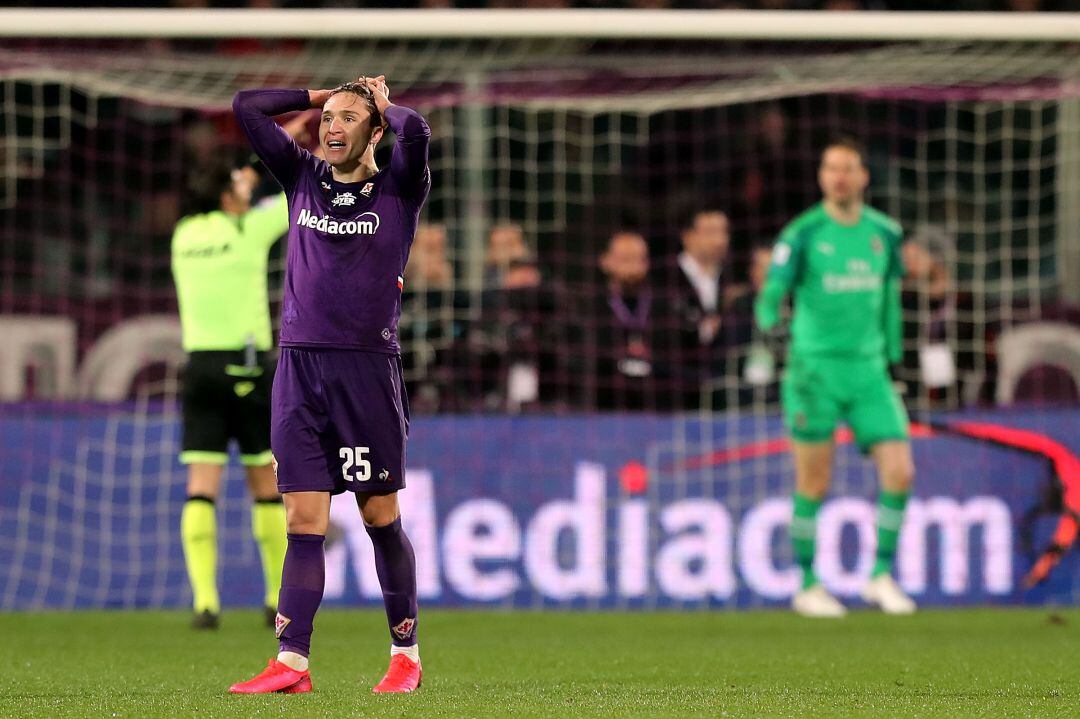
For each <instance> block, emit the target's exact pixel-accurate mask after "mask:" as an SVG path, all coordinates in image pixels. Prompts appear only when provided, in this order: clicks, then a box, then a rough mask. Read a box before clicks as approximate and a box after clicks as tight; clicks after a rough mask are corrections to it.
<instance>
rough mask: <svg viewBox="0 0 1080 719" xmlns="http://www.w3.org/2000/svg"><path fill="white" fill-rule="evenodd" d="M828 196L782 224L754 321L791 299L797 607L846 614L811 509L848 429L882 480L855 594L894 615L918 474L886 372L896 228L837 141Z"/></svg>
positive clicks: (902, 610) (825, 181) (823, 174)
mask: <svg viewBox="0 0 1080 719" xmlns="http://www.w3.org/2000/svg"><path fill="white" fill-rule="evenodd" d="M818 182H819V184H820V186H821V191H822V193H823V195H824V200H823V201H822V202H820V203H818V204H817V205H815V206H814V207H812V208H810V209H809V210H807V211H806V212H804V213H803V214H802V215H800V216H799V217H798V218H796V219H795V220H794V221H793V222H791V223H790V224H789V225H788V226H787V227H785V228H784V230H783V231H782V233H781V235H780V239H779V240H778V241H777V243H776V246H775V247H774V249H773V255H772V264H771V267H770V268H769V274H768V278H767V280H766V282H765V286H764V287H763V288H762V291H761V293H760V294H759V296H758V299H757V302H756V303H755V307H754V313H755V316H756V320H757V323H758V325H759V327H760V328H761V329H762V330H764V331H765V332H769V331H770V330H773V329H774V328H775V327H776V325H777V323H778V321H779V316H780V307H781V304H782V302H783V300H784V297H785V296H786V295H787V294H788V293H789V292H790V293H791V294H792V296H793V305H794V310H793V317H792V326H791V335H792V340H791V345H790V348H789V352H788V364H787V372H786V374H785V376H784V379H783V383H782V385H781V402H782V405H783V411H784V420H785V424H786V426H787V428H788V430H789V431H790V432H791V436H792V442H791V446H792V454H793V457H794V463H795V501H794V517H793V518H792V522H791V539H792V545H793V548H794V554H795V559H796V561H797V562H798V564H799V566H800V567H801V568H802V588H801V590H800V591H799V592H797V593H796V594H795V597H794V599H793V601H792V607H793V608H794V610H795V611H796V612H798V613H799V614H802V615H805V616H812V617H842V616H844V614H845V613H846V610H845V608H844V606H843V605H842V604H841V603H840V602H839V601H837V600H836V598H835V597H833V596H832V595H831V594H829V592H828V591H826V589H825V588H824V587H823V586H822V585H821V583H820V582H819V581H818V578H817V577H816V576H815V574H814V568H813V565H814V545H815V534H816V530H817V512H818V509H819V508H820V507H821V503H822V501H823V499H824V497H825V494H826V492H827V491H828V489H829V484H830V481H831V479H832V465H833V450H834V442H833V431H834V430H835V428H836V425H837V423H838V422H839V421H841V420H844V421H846V422H847V424H848V425H849V426H850V428H851V430H852V432H853V434H854V436H855V441H856V442H857V443H858V445H859V449H860V450H862V451H863V452H864V453H869V454H870V456H871V457H872V458H873V460H874V463H875V465H876V467H877V470H878V476H879V478H880V481H881V492H880V496H879V499H878V511H877V552H876V558H875V562H874V568H873V570H872V572H871V576H870V578H869V581H868V582H867V584H866V585H865V586H864V588H863V590H862V597H863V599H865V600H866V601H867V602H869V603H870V604H873V605H875V606H878V607H880V608H881V609H882V610H883V611H885V612H886V613H889V614H910V613H911V612H913V611H915V603H914V602H913V601H912V600H911V599H910V598H909V597H908V596H907V595H905V594H904V592H903V591H902V590H901V589H900V587H899V586H898V585H897V583H896V582H895V581H894V580H893V578H892V569H893V560H894V558H895V556H896V545H897V538H898V536H899V533H900V525H901V523H902V521H903V517H904V508H905V506H906V504H907V501H908V496H909V494H910V492H911V485H912V481H913V479H914V473H915V469H914V462H913V461H912V456H911V444H910V442H909V439H908V419H907V413H906V412H905V410H904V406H903V403H902V402H901V401H900V398H899V396H898V395H897V393H896V391H895V390H894V389H893V386H892V382H891V381H890V378H889V367H888V365H889V364H890V363H896V362H899V361H900V358H901V347H900V338H901V318H900V288H899V284H900V278H901V276H902V275H903V266H902V264H901V260H900V243H901V238H902V234H901V229H900V226H899V225H898V224H897V223H896V222H894V221H893V220H892V219H890V218H889V217H887V216H886V215H884V214H883V213H881V212H878V211H877V210H874V209H873V208H871V207H868V206H866V205H864V204H863V192H864V190H865V189H866V186H867V183H868V182H869V173H868V172H867V170H866V167H865V165H864V163H863V153H862V150H861V149H860V147H859V146H858V145H857V144H855V143H854V142H853V141H850V140H839V141H836V142H833V143H832V144H830V145H829V146H828V147H826V148H825V151H824V152H823V153H822V157H821V166H820V168H819V170H818Z"/></svg>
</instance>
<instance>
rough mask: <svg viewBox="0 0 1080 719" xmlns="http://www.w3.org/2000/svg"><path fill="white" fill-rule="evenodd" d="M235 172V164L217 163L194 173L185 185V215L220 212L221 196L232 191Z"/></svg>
mask: <svg viewBox="0 0 1080 719" xmlns="http://www.w3.org/2000/svg"><path fill="white" fill-rule="evenodd" d="M235 170H236V165H235V164H234V163H231V162H215V163H214V164H212V165H210V166H207V167H200V168H198V169H196V170H195V171H194V172H192V173H191V175H190V176H189V177H188V181H187V184H186V185H185V190H186V191H185V192H184V203H183V204H184V206H183V208H182V210H183V214H184V215H196V214H202V213H204V212H214V211H216V210H220V209H221V195H222V193H225V192H228V191H229V190H231V189H232V185H233V172H234V171H235Z"/></svg>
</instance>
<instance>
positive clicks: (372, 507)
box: [356, 492, 400, 527]
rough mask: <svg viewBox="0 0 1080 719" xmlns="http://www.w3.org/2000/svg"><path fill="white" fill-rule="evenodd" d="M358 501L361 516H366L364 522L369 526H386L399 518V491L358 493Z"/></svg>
mask: <svg viewBox="0 0 1080 719" xmlns="http://www.w3.org/2000/svg"><path fill="white" fill-rule="evenodd" d="M356 503H357V505H358V506H359V508H360V516H361V517H363V518H364V524H366V525H368V526H369V527H385V526H386V525H388V524H390V523H391V522H393V521H394V520H395V519H397V518H398V516H399V514H400V510H399V509H398V503H397V493H396V492H395V493H391V494H376V495H367V496H363V495H359V494H358V495H357V496H356Z"/></svg>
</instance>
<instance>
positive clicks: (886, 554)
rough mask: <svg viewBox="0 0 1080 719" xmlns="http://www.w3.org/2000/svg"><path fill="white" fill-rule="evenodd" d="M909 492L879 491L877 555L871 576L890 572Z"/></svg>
mask: <svg viewBox="0 0 1080 719" xmlns="http://www.w3.org/2000/svg"><path fill="white" fill-rule="evenodd" d="M910 496H911V492H886V491H885V490H882V491H881V495H880V496H879V497H878V507H877V555H876V557H875V559H874V570H873V571H872V572H871V573H870V576H871V578H873V577H880V576H881V575H882V574H892V569H893V561H894V560H895V559H896V545H897V540H898V539H899V537H900V527H901V525H903V523H904V508H905V507H907V502H908V497H910Z"/></svg>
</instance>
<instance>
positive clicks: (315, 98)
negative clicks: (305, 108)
mask: <svg viewBox="0 0 1080 719" xmlns="http://www.w3.org/2000/svg"><path fill="white" fill-rule="evenodd" d="M331 92H333V90H308V100H309V101H310V102H311V107H312V109H317V110H321V109H322V106H323V105H325V104H326V101H327V100H329V99H330V93H331Z"/></svg>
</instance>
